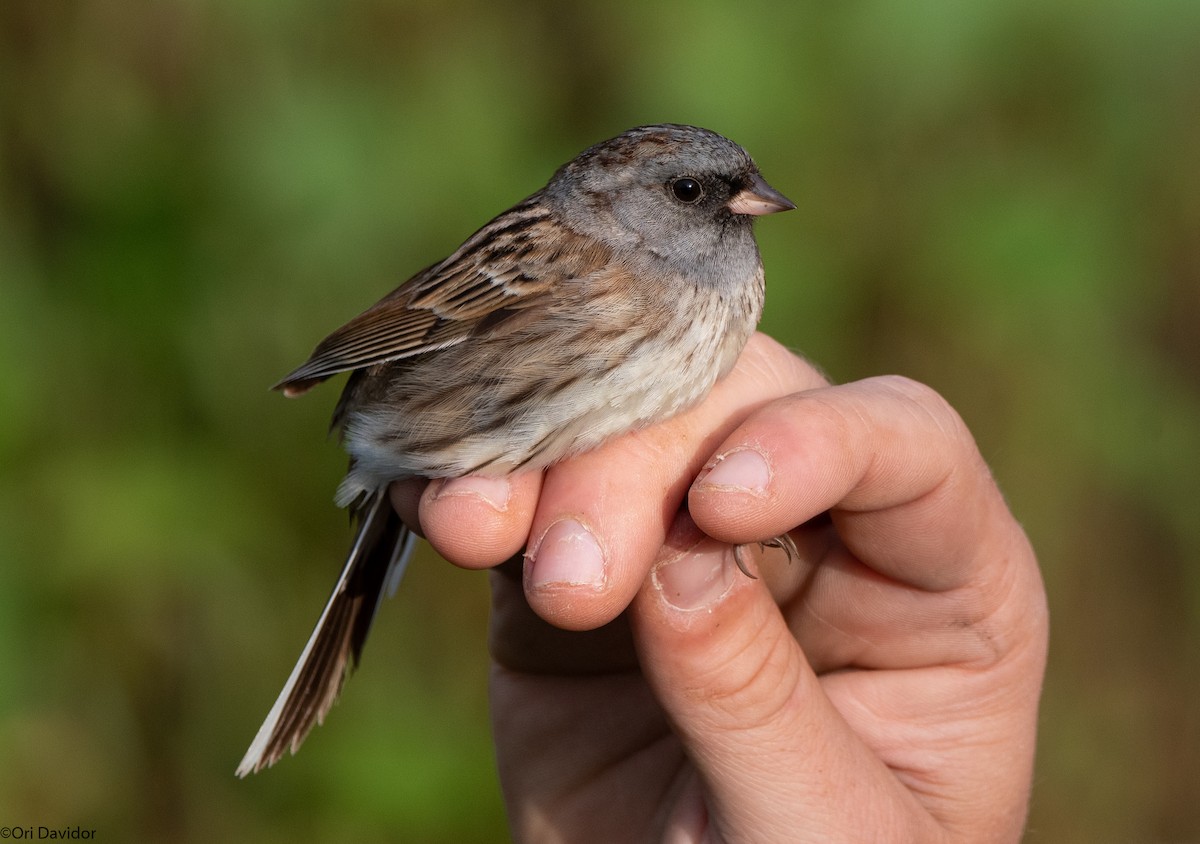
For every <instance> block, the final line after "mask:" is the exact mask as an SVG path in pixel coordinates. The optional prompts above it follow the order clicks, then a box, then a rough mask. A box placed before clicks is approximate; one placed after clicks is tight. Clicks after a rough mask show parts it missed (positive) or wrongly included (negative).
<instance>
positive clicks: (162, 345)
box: [0, 0, 1200, 842]
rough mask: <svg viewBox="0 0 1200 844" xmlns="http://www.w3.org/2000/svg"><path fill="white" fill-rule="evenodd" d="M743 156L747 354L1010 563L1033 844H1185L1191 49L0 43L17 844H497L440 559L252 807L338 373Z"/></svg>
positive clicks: (1028, 32) (1195, 717) (376, 12)
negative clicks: (781, 369)
mask: <svg viewBox="0 0 1200 844" xmlns="http://www.w3.org/2000/svg"><path fill="white" fill-rule="evenodd" d="M660 121H675V122H689V123H697V124H700V125H703V126H707V127H710V128H712V129H715V130H717V131H719V132H722V133H724V134H726V135H728V136H730V137H732V138H734V139H735V140H737V141H739V142H740V143H742V144H743V145H744V146H746V147H747V148H748V149H749V150H750V151H751V152H752V154H753V155H754V156H755V157H756V159H757V160H758V162H759V164H760V165H761V166H762V168H763V170H764V172H765V173H766V175H767V176H768V178H769V179H770V180H771V182H772V183H773V184H775V185H776V186H777V187H779V188H780V189H781V190H782V191H784V192H785V193H786V194H787V195H788V196H790V197H791V198H792V199H794V200H795V201H796V202H797V204H798V206H799V210H798V212H796V213H794V214H789V215H787V216H785V217H780V218H776V219H772V220H770V221H769V222H768V223H766V224H764V225H761V226H760V227H759V231H760V243H761V245H762V251H763V253H764V259H765V261H766V265H767V277H768V286H769V293H768V313H767V316H766V318H765V320H764V329H765V330H766V331H768V332H769V333H771V334H773V335H774V336H776V337H778V338H780V339H781V340H784V341H785V342H787V343H790V344H793V345H795V346H797V347H799V348H801V349H802V350H803V351H804V352H805V353H806V354H808V355H809V356H811V357H812V358H813V359H814V360H816V361H818V362H819V363H820V364H822V365H823V366H825V367H826V368H827V369H828V371H829V372H830V373H831V375H832V376H833V377H834V378H836V379H838V380H851V379H854V378H859V377H864V376H867V375H871V374H878V373H883V372H901V373H904V374H907V375H910V376H912V377H915V378H917V379H920V380H923V381H926V382H928V383H930V384H932V385H933V386H935V387H936V388H937V389H939V390H940V391H941V392H942V393H943V394H944V395H946V396H947V397H948V398H949V399H950V401H951V402H952V403H953V404H954V405H955V406H956V407H957V408H958V409H959V410H960V412H961V413H962V414H963V416H964V417H965V418H966V420H967V421H968V423H969V424H970V425H971V426H972V428H973V429H974V431H975V433H976V435H977V437H978V439H979V442H980V446H981V448H982V450H983V452H984V454H985V455H986V457H987V458H988V460H989V461H990V463H991V465H992V466H993V468H994V470H995V473H996V476H997V477H998V479H999V481H1000V483H1001V485H1002V487H1003V488H1004V490H1005V492H1006V494H1007V496H1008V497H1009V500H1010V502H1011V505H1012V507H1013V509H1014V510H1015V512H1016V513H1017V515H1018V517H1019V518H1020V519H1021V520H1022V521H1023V523H1024V524H1025V525H1026V527H1027V529H1028V531H1029V533H1030V534H1031V535H1032V537H1033V540H1034V543H1035V545H1036V546H1037V548H1038V550H1039V554H1040V558H1041V561H1042V565H1043V567H1044V570H1045V577H1046V581H1047V585H1048V588H1049V592H1050V602H1051V607H1052V620H1053V643H1052V652H1051V659H1050V666H1049V672H1048V677H1047V683H1046V693H1045V700H1044V706H1043V717H1042V729H1041V736H1040V752H1039V760H1038V770H1037V777H1036V782H1035V792H1034V798H1033V805H1032V815H1031V819H1030V826H1029V832H1028V836H1027V840H1028V841H1032V842H1071V841H1081V842H1103V841H1125V842H1134V841H1146V842H1159V841H1163V842H1165V841H1178V842H1182V841H1196V840H1200V803H1198V802H1197V796H1198V795H1200V792H1198V791H1197V783H1200V565H1198V561H1200V514H1198V512H1197V510H1198V506H1200V470H1198V467H1197V457H1198V455H1200V3H1196V2H1195V0H1143V2H1136V1H1135V0H1128V1H1127V2H1116V1H1115V0H1093V2H1090V3H1082V2H1060V3H1043V2H1035V0H992V2H982V3H963V2H951V0H946V2H928V0H911V1H910V2H894V1H893V2H887V1H886V0H862V2H847V3H796V4H791V5H785V4H779V3H768V2H763V1H762V0H745V1H744V2H741V3H737V4H722V3H716V2H711V0H702V2H694V3H686V4H685V3H661V4H646V3H636V2H633V1H632V0H621V2H612V3H609V4H606V5H605V6H604V7H603V8H599V7H597V8H590V9H588V8H575V7H573V6H571V5H570V4H562V3H556V2H553V0H525V2H509V3H495V2H467V3H448V2H437V3H434V2H384V0H361V2H350V3H333V2H319V0H304V1H303V2H301V0H293V1H292V2H282V1H281V0H157V2H136V1H133V2H123V3H119V2H103V0H75V2H66V1H65V0H4V2H3V3H0V372H2V373H3V374H2V375H0V472H2V474H0V478H2V479H3V483H2V484H0V678H2V679H0V824H11V825H22V826H27V825H35V826H36V825H39V824H45V825H50V826H64V825H74V824H80V825H82V826H83V827H85V828H95V829H96V830H97V835H96V840H105V841H123V840H159V841H162V840H171V841H180V842H192V841H195V842H200V841H213V840H221V841H255V842H270V841H297V840H304V841H345V840H356V841H361V842H371V841H418V842H425V841H427V842H485V841H497V840H501V841H502V840H504V839H505V838H506V836H507V833H506V831H505V826H504V819H503V811H502V807H501V804H500V798H499V794H498V786H497V783H496V777H495V774H494V772H493V763H492V758H491V750H490V745H489V736H488V721H487V715H486V688H485V686H486V662H485V656H484V647H483V635H484V629H485V624H486V612H487V595H486V578H485V577H484V576H482V575H479V574H471V573H466V572H462V571H458V570H456V569H453V568H452V567H451V566H449V565H446V564H444V563H439V562H438V561H436V560H435V559H434V558H433V556H432V555H431V554H429V552H428V551H425V552H424V556H423V557H421V558H419V559H418V561H417V564H416V565H415V566H414V568H413V570H412V571H411V573H410V576H409V579H408V581H407V582H406V583H405V585H404V588H403V589H402V590H401V593H400V595H399V596H398V597H397V599H396V600H395V601H393V602H392V604H391V605H389V606H388V607H387V612H385V613H384V614H383V615H382V616H381V620H380V623H379V625H378V627H377V629H376V631H375V635H374V637H373V640H372V642H371V645H370V647H369V648H368V652H367V658H366V661H365V664H364V668H363V670H362V671H361V672H360V673H359V675H358V677H357V678H356V680H355V681H354V682H353V683H352V684H351V685H350V687H349V693H348V694H347V695H346V696H345V697H344V699H343V700H342V702H341V703H340V704H339V705H338V707H337V709H336V710H335V713H334V716H333V717H332V718H331V720H330V722H329V724H327V725H326V726H325V727H324V728H322V729H319V730H318V731H317V732H316V733H314V735H313V736H312V737H310V739H309V741H308V743H307V745H306V746H305V749H304V753H303V754H302V755H301V756H300V757H298V758H297V759H287V760H285V761H284V762H283V763H281V764H280V765H279V766H278V767H276V768H275V769H273V770H272V771H270V772H269V773H267V774H265V775H260V776H258V777H254V778H251V779H249V780H246V781H238V780H236V779H234V777H233V769H234V766H235V765H236V763H237V761H238V759H239V758H240V756H241V754H242V752H243V750H244V748H245V746H246V744H247V742H248V741H249V739H250V738H251V737H252V736H253V734H254V731H255V729H256V728H257V726H258V724H259V720H260V719H261V717H262V716H263V714H264V713H265V711H266V709H267V707H268V706H269V704H270V703H271V701H272V699H273V697H274V695H275V694H276V692H277V690H278V688H279V685H280V683H281V682H282V680H283V679H284V677H285V676H286V674H287V671H288V669H289V668H290V666H291V662H292V660H293V658H294V657H295V656H296V654H297V652H298V650H299V647H300V645H301V643H302V642H303V640H304V637H305V636H306V635H307V633H308V631H309V629H310V625H311V624H312V622H313V620H314V618H315V615H316V613H317V611H318V609H319V607H320V605H321V602H322V601H323V600H324V599H325V595H326V590H327V589H328V587H329V585H330V583H331V580H332V577H333V572H334V571H335V569H336V567H337V566H338V565H340V560H341V555H342V553H343V551H344V547H345V542H346V528H345V518H344V515H343V514H342V513H340V512H338V511H337V510H335V509H334V508H333V506H332V504H331V502H330V499H331V496H332V494H333V490H334V487H335V485H336V483H337V480H338V479H339V477H340V475H341V471H342V468H343V457H342V455H341V453H340V451H339V450H338V449H337V448H336V446H335V445H333V444H332V443H325V442H323V439H322V438H323V435H324V431H325V426H326V420H327V418H328V414H329V412H330V410H331V408H332V405H333V402H334V400H335V397H336V388H332V387H328V388H326V389H324V390H322V391H319V392H317V393H315V394H314V395H312V396H310V397H308V398H306V399H305V400H304V401H299V402H295V403H290V402H285V401H284V400H283V399H282V398H280V397H279V396H278V395H277V394H274V393H270V392H268V391H267V386H268V385H269V384H271V383H273V382H274V381H275V380H276V379H277V378H278V377H279V376H281V375H282V374H283V373H284V372H286V371H288V370H289V369H290V368H291V367H293V366H294V365H295V364H297V363H298V362H300V361H301V360H302V359H303V358H304V357H305V356H306V355H307V353H308V351H309V350H310V349H311V347H312V346H313V345H314V343H315V341H316V340H318V339H320V338H321V337H322V336H324V334H325V333H326V332H327V331H329V330H330V329H332V328H334V327H336V326H337V325H339V324H340V323H341V322H342V321H343V320H345V319H347V318H349V317H350V316H352V315H354V314H355V313H357V312H358V311H359V310H361V309H362V308H363V307H365V306H366V305H367V304H369V303H371V302H373V301H374V300H375V299H376V298H377V297H378V296H380V295H382V294H383V293H384V292H386V291H387V290H389V289H390V288H391V287H393V286H394V285H395V284H396V283H398V282H399V281H401V280H402V279H403V278H404V277H406V276H407V275H408V274H410V273H411V272H413V271H415V270H416V269H418V268H420V267H422V266H425V265H426V264H428V263H430V262H432V261H434V260H436V259H438V258H441V257H443V256H444V255H445V254H447V253H448V252H449V251H450V250H451V249H453V248H454V247H455V246H456V245H457V244H458V243H459V242H460V240H461V239H462V238H463V237H464V236H466V235H467V234H468V233H470V232H471V231H472V230H473V229H474V228H475V227H477V226H478V225H479V224H481V223H482V222H483V221H484V220H486V219H487V218H488V217H490V216H491V215H493V214H495V213H497V212H499V211H501V210H503V209H504V208H506V207H507V206H508V205H510V204H511V203H513V202H515V201H516V200H518V199H520V198H522V197H524V196H525V195H527V194H528V193H530V192H532V191H533V190H535V189H536V188H538V187H540V186H541V185H542V184H543V183H544V182H545V180H546V179H547V178H548V177H549V175H550V173H551V172H552V171H553V169H554V168H555V167H557V166H558V165H559V164H561V163H562V162H563V161H565V160H567V159H568V158H570V157H571V156H572V155H574V154H575V153H576V152H578V151H579V150H581V149H582V148H584V147H585V146H587V145H589V144H591V143H593V142H594V141H597V140H599V139H601V138H605V137H609V136H611V135H613V134H616V133H617V132H619V131H621V130H623V129H625V128H627V127H629V126H632V125H636V124H639V123H647V122H660Z"/></svg>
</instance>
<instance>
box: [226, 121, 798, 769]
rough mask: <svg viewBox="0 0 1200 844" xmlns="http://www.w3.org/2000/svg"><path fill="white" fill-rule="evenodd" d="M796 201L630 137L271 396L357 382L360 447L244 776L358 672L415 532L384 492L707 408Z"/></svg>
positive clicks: (640, 133) (686, 139)
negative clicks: (316, 589) (310, 611)
mask: <svg viewBox="0 0 1200 844" xmlns="http://www.w3.org/2000/svg"><path fill="white" fill-rule="evenodd" d="M792 208H795V205H793V204H792V202H791V201H789V200H788V199H787V198H786V197H784V196H783V195H782V194H780V193H779V192H778V191H776V190H775V189H774V188H772V187H771V186H770V185H768V184H767V183H766V181H764V179H763V178H762V176H761V175H760V174H759V171H758V168H757V167H756V166H755V164H754V162H753V160H752V159H751V158H750V156H749V155H748V154H747V153H746V151H745V150H743V149H742V148H741V147H740V146H738V145H737V144H735V143H734V142H732V141H730V140H728V139H726V138H724V137H722V136H721V135H718V134H716V133H715V132H711V131H709V130H707V129H700V128H697V127H695V126H681V125H674V124H663V125H657V126H640V127H637V128H634V129H630V130H629V131H627V132H624V133H622V134H620V135H618V136H617V137H615V138H612V139H610V140H607V141H603V142H601V143H599V144H596V145H595V146H592V147H590V148H588V149H586V150H584V151H583V152H582V153H580V154H579V155H578V156H577V157H576V158H574V159H573V160H571V161H570V162H568V163H567V164H565V165H563V166H562V167H561V168H559V170H558V171H557V172H556V173H555V174H554V176H553V178H551V179H550V182H549V183H548V184H547V185H546V187H544V188H542V189H541V190H539V191H538V192H537V193H535V194H533V195H532V196H530V197H529V198H528V199H526V200H524V201H522V202H520V203H518V204H517V205H515V206H513V207H512V208H510V209H509V210H507V211H505V212H504V213H503V214H501V215H500V216H498V217H496V218H495V219H493V220H492V221H491V222H489V223H488V224H487V225H485V226H484V227H483V228H481V229H479V231H477V232H475V234H473V235H471V237H469V238H468V239H467V241H466V242H465V243H463V245H462V246H460V247H459V248H458V249H457V250H456V251H455V252H454V253H453V254H452V255H450V257H448V258H446V259H445V260H443V261H440V262H438V263H436V264H434V265H433V266H431V267H429V268H427V269H425V270H422V271H421V272H419V273H417V274H416V275H415V276H413V277H412V278H410V279H409V280H408V281H406V282H404V284H402V285H400V286H399V287H398V288H396V289H395V290H393V291H392V292H391V293H389V294H388V295H387V296H385V297H384V298H383V299H381V300H380V301H379V302H377V303H376V304H375V305H373V306H372V307H371V308H369V309H367V310H366V311H364V312H363V313H362V314H360V315H359V316H357V317H355V318H354V319H352V320H350V322H348V323H347V324H346V325H344V326H342V327H341V328H339V329H338V330H337V331H335V332H333V333H332V334H330V335H329V336H328V337H326V338H325V339H324V340H323V341H322V342H321V343H320V345H318V346H317V348H316V350H315V351H313V353H312V356H311V357H310V358H309V359H308V360H307V361H306V362H305V363H304V364H303V365H302V366H300V367H299V368H298V369H296V370H295V371H294V372H292V373H291V374H290V375H288V376H287V377H285V378H284V379H283V380H282V381H280V382H279V383H278V384H276V385H275V389H278V390H282V391H283V393H284V395H286V396H289V397H290V396H299V395H301V394H303V393H305V392H307V391H308V390H309V389H310V388H312V387H313V386H314V385H316V384H318V383H320V382H321V381H324V380H325V379H327V378H329V377H330V376H332V375H335V374H337V373H340V372H349V373H350V376H349V380H348V381H347V382H346V386H345V388H344V389H343V390H342V395H341V399H340V400H339V401H338V404H337V407H336V409H335V411H334V414H333V422H332V428H333V429H334V430H337V431H339V432H340V434H341V437H342V441H343V444H344V446H345V448H346V450H347V451H348V452H349V454H350V468H349V471H348V473H347V474H346V477H345V479H344V480H343V481H342V483H341V486H340V487H339V489H338V493H337V498H336V500H337V503H338V505H339V506H342V507H346V506H348V507H350V509H351V513H352V515H353V519H354V524H355V526H356V527H355V535H354V539H353V541H352V543H351V546H350V552H349V555H348V556H347V559H346V562H345V564H344V565H343V567H342V571H341V574H340V575H339V576H338V580H337V584H336V585H335V586H334V589H333V594H332V595H331V596H330V597H329V600H328V602H327V603H326V604H325V609H324V610H323V611H322V613H321V616H320V618H319V619H318V621H317V624H316V627H315V628H314V630H313V632H312V635H311V636H310V637H309V639H308V642H307V644H305V646H304V650H303V652H302V653H301V654H300V659H299V660H298V662H297V663H296V667H295V668H294V669H293V670H292V673H291V676H290V677H288V679H287V683H286V684H285V685H284V687H283V691H282V692H280V694H279V697H278V699H277V700H276V701H275V705H274V706H273V707H272V708H271V711H270V713H269V714H268V715H267V718H266V720H265V721H264V722H263V725H262V727H261V728H260V729H259V731H258V734H257V735H256V736H255V738H254V741H253V743H252V744H251V745H250V748H249V750H247V751H246V755H245V757H244V758H243V759H242V761H241V764H240V765H239V766H238V769H237V773H238V776H245V775H246V774H248V773H251V772H257V771H259V770H261V769H262V768H264V767H268V766H270V765H272V764H274V763H275V762H276V761H277V760H278V759H279V758H280V757H281V756H282V755H283V753H284V751H285V750H288V749H289V748H290V750H291V752H292V753H295V752H296V750H297V748H298V747H299V746H300V743H301V742H302V741H303V740H304V738H305V736H307V735H308V732H309V731H310V730H311V729H312V727H313V725H314V724H318V723H321V722H322V721H323V720H324V718H325V715H326V713H327V712H328V711H329V708H330V707H331V706H332V705H333V703H334V701H335V700H336V699H337V696H338V694H339V692H340V691H341V688H342V684H343V683H344V681H345V679H346V677H347V676H348V674H349V672H350V671H351V669H352V667H353V666H354V665H357V663H358V660H359V657H360V656H361V653H362V648H363V643H364V642H365V641H366V638H367V633H368V631H369V629H370V626H371V621H372V619H373V618H374V616H375V613H376V611H377V610H378V608H379V604H380V602H381V601H382V599H383V597H384V596H385V595H390V594H391V593H392V592H393V591H394V590H395V588H396V586H397V585H398V583H399V581H400V578H401V576H402V575H403V573H404V568H405V565H406V563H407V561H408V558H409V556H410V554H411V552H412V549H413V546H414V543H415V539H416V537H415V535H414V534H413V533H412V532H411V531H409V529H408V528H407V527H406V526H405V525H404V524H402V523H401V521H400V519H399V517H398V516H397V515H396V513H395V511H394V510H393V509H392V508H391V506H390V504H389V500H388V495H387V487H388V484H390V483H391V482H392V481H395V480H398V479H402V478H411V477H424V478H453V477H460V476H463V475H469V474H479V475H485V476H499V475H507V474H511V473H514V472H518V471H525V470H535V469H541V468H545V467H546V466H549V465H551V464H553V463H555V462H557V461H559V460H562V459H564V458H566V457H569V456H570V455H573V454H578V453H580V452H583V451H587V450H589V449H593V448H595V447H597V446H599V445H600V444H601V443H603V442H605V441H606V440H608V439H610V438H612V437H615V436H617V435H619V434H622V433H625V432H627V431H631V430H635V429H638V428H642V427H645V426H647V425H651V424H653V423H655V422H659V421H661V420H664V419H667V418H669V417H671V416H674V415H675V414H677V413H680V412H682V411H684V410H686V409H687V408H689V407H691V406H692V405H695V404H696V403H697V402H699V401H700V400H701V399H703V398H704V397H705V396H706V395H707V394H708V392H709V390H710V389H711V388H712V386H713V384H715V383H716V382H717V380H718V379H719V378H721V377H722V376H724V375H725V374H726V373H727V372H728V371H729V370H730V369H731V368H732V367H733V364H734V361H735V360H736V359H737V357H738V355H739V354H740V353H741V351H742V348H743V347H744V346H745V344H746V341H747V340H748V339H749V338H750V335H751V334H752V333H753V331H754V329H755V327H756V325H757V324H758V320H759V317H760V316H761V315H762V306H763V296H764V281H763V268H762V261H761V259H760V258H759V254H758V246H757V244H756V242H755V240H754V233H753V230H752V228H751V221H752V220H753V219H754V218H755V217H757V216H761V215H764V214H773V213H775V212H778V211H787V210H789V209H792ZM781 541H782V542H783V543H784V544H786V540H785V539H782V538H781V540H775V541H774V544H780V543H781ZM739 565H740V557H739Z"/></svg>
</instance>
